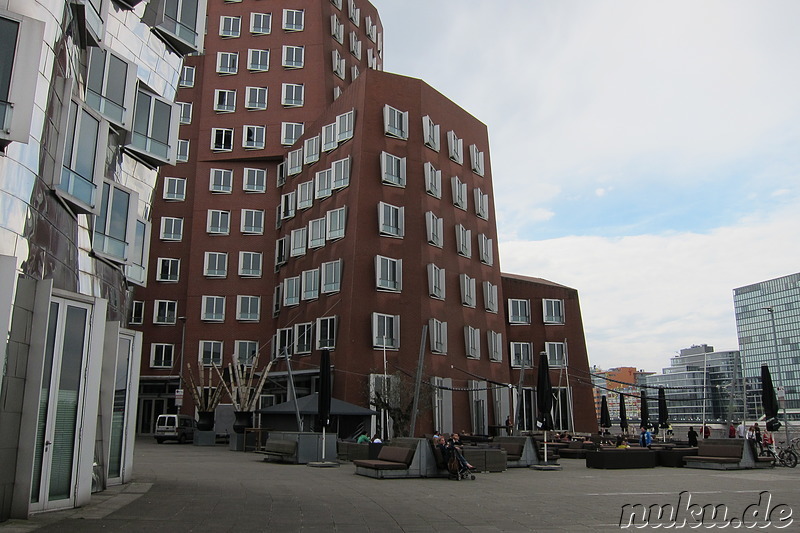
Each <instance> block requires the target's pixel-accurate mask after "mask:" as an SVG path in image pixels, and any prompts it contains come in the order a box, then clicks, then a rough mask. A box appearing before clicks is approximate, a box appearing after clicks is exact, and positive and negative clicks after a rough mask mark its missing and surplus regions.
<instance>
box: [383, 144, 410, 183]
mask: <svg viewBox="0 0 800 533" xmlns="http://www.w3.org/2000/svg"><path fill="white" fill-rule="evenodd" d="M381 180H382V181H383V183H385V184H386V185H393V186H395V187H405V186H406V158H405V157H397V156H396V155H392V154H390V153H388V152H381Z"/></svg>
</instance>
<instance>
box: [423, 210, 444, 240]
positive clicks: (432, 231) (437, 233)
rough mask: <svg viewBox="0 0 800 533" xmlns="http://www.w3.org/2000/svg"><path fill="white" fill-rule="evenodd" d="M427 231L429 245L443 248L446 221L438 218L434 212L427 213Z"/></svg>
mask: <svg viewBox="0 0 800 533" xmlns="http://www.w3.org/2000/svg"><path fill="white" fill-rule="evenodd" d="M425 231H426V233H427V235H428V244H430V245H433V246H437V247H439V248H441V247H442V246H443V245H444V219H442V218H439V217H437V216H436V215H434V214H433V211H428V212H427V213H425Z"/></svg>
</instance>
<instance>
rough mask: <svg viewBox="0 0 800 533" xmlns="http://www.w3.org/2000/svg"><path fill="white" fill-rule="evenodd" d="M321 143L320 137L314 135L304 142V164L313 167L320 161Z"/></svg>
mask: <svg viewBox="0 0 800 533" xmlns="http://www.w3.org/2000/svg"><path fill="white" fill-rule="evenodd" d="M319 141H320V136H319V135H314V136H313V137H309V138H308V139H306V140H305V141H303V153H304V154H305V157H304V159H303V163H305V164H306V165H311V164H313V163H316V162H317V161H319V147H320V144H319Z"/></svg>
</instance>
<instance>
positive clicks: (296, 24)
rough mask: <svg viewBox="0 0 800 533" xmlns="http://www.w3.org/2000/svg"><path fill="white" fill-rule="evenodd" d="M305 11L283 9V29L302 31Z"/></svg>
mask: <svg viewBox="0 0 800 533" xmlns="http://www.w3.org/2000/svg"><path fill="white" fill-rule="evenodd" d="M304 15H305V12H304V11H303V10H302V9H284V10H283V29H284V30H286V31H303V23H304Z"/></svg>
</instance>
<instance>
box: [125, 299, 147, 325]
mask: <svg viewBox="0 0 800 533" xmlns="http://www.w3.org/2000/svg"><path fill="white" fill-rule="evenodd" d="M128 323H129V324H144V301H142V300H134V301H133V302H131V317H130V320H129V321H128Z"/></svg>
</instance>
